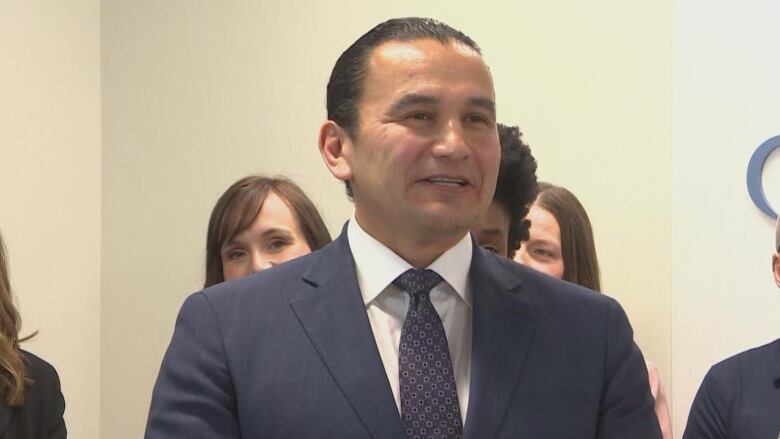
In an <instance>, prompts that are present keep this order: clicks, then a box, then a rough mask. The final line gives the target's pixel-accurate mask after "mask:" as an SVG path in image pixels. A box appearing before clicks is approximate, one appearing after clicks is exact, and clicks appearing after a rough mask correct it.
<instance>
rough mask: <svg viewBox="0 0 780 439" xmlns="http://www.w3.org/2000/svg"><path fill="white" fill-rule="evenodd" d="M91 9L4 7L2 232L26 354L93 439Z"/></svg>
mask: <svg viewBox="0 0 780 439" xmlns="http://www.w3.org/2000/svg"><path fill="white" fill-rule="evenodd" d="M99 19H100V17H99V5H98V2H97V1H89V0H87V1H83V0H79V1H69V2H57V1H37V0H26V1H10V0H9V1H6V0H0V54H2V55H0V102H2V103H0V230H2V234H3V237H4V239H5V241H6V244H7V247H8V251H9V256H10V271H11V277H12V279H11V280H12V284H13V287H14V290H15V292H16V296H17V298H18V304H19V306H20V308H21V313H22V318H23V322H24V327H23V333H29V332H31V331H34V330H39V331H40V333H39V334H38V336H37V337H36V338H35V339H33V341H31V342H29V343H27V344H25V345H23V347H24V348H25V349H28V350H30V351H32V352H34V353H36V354H38V355H40V356H42V357H43V358H45V359H46V360H48V361H49V362H50V363H52V364H53V365H54V366H55V367H56V369H57V371H58V372H59V375H60V379H61V381H62V391H63V393H64V395H65V398H66V401H67V407H66V411H65V420H66V423H67V427H68V430H69V432H70V437H73V438H85V439H97V438H98V422H99V397H100V392H99V389H100V387H99V385H100V285H99V284H100V190H101V186H100V46H99V43H100V39H99V26H100V23H99Z"/></svg>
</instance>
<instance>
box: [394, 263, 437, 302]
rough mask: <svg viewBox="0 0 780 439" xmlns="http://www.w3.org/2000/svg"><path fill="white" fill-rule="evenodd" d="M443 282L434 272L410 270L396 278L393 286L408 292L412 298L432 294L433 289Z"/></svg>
mask: <svg viewBox="0 0 780 439" xmlns="http://www.w3.org/2000/svg"><path fill="white" fill-rule="evenodd" d="M441 281H442V278H441V276H439V274H438V273H436V272H435V271H433V270H428V269H426V270H417V269H414V268H410V269H408V270H406V271H405V272H404V273H403V274H401V275H400V276H398V277H397V278H395V280H394V281H393V285H395V286H396V287H398V288H400V289H402V290H404V291H406V292H407V293H409V294H410V295H411V296H415V295H418V294H428V293H430V292H431V289H432V288H433V287H435V286H436V285H438V284H439V282H441Z"/></svg>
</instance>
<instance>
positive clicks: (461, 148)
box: [433, 120, 469, 160]
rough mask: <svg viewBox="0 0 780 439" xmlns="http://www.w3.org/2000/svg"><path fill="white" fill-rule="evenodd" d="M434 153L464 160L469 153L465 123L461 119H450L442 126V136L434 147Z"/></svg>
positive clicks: (438, 155)
mask: <svg viewBox="0 0 780 439" xmlns="http://www.w3.org/2000/svg"><path fill="white" fill-rule="evenodd" d="M433 155H434V156H436V157H447V158H450V159H453V160H463V159H465V158H466V157H468V155H469V148H468V145H467V144H466V141H465V138H464V133H463V125H462V124H461V122H460V120H449V121H447V123H445V124H444V126H443V127H442V132H441V138H440V139H439V141H438V142H437V143H436V145H435V146H434V147H433Z"/></svg>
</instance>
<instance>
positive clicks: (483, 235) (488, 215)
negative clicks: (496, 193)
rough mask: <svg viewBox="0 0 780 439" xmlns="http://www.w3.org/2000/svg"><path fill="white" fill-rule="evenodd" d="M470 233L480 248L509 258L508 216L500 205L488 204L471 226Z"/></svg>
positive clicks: (495, 203)
mask: <svg viewBox="0 0 780 439" xmlns="http://www.w3.org/2000/svg"><path fill="white" fill-rule="evenodd" d="M471 233H472V235H474V238H475V239H476V240H477V242H478V243H479V245H481V246H482V247H484V248H486V249H488V250H490V251H492V252H493V253H495V254H498V255H501V256H505V257H509V254H508V251H509V245H508V242H507V241H508V237H509V214H508V213H507V211H506V209H504V206H502V205H501V204H499V203H497V202H495V201H494V202H492V203H490V207H488V209H487V210H486V211H485V212H484V213H483V214H482V215H480V216H479V219H477V222H476V223H474V225H473V226H471Z"/></svg>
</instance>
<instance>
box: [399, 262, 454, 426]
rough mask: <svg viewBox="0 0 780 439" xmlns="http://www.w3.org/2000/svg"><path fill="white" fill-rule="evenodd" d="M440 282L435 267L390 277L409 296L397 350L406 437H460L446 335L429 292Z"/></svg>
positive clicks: (440, 279)
mask: <svg viewBox="0 0 780 439" xmlns="http://www.w3.org/2000/svg"><path fill="white" fill-rule="evenodd" d="M441 281H442V278H441V276H439V275H438V274H436V272H435V271H432V270H415V269H409V270H407V271H406V272H404V273H403V274H401V275H400V276H398V278H396V280H394V281H393V285H395V286H396V287H398V288H400V289H402V290H404V291H406V292H407V293H409V297H410V300H409V310H408V311H407V312H406V320H404V326H403V329H402V330H401V344H400V346H399V352H398V361H399V364H398V366H399V367H398V375H399V379H400V390H401V418H402V420H403V423H404V427H406V437H407V438H408V439H460V438H462V437H463V422H462V421H461V417H460V406H459V405H458V392H457V390H456V389H455V378H454V374H453V371H452V359H451V358H450V349H449V347H448V345H447V335H446V334H445V333H444V325H442V323H441V319H440V318H439V314H438V313H437V312H436V309H435V308H434V307H433V304H432V303H431V296H430V292H431V288H433V287H434V286H436V285H438V284H439V282H441Z"/></svg>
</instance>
